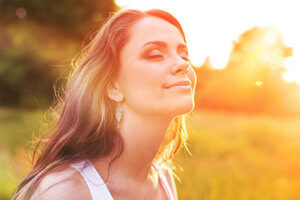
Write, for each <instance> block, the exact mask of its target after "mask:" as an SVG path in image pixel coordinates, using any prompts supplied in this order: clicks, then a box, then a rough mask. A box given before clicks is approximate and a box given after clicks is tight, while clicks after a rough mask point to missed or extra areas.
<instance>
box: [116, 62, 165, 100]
mask: <svg viewBox="0 0 300 200" xmlns="http://www.w3.org/2000/svg"><path fill="white" fill-rule="evenodd" d="M136 64H137V63H136ZM156 67H157V66H156ZM122 77H123V78H122V80H123V81H122V83H121V88H122V91H123V92H124V96H125V98H127V100H128V101H136V102H139V101H140V99H142V101H144V102H145V101H148V100H149V101H153V100H156V99H157V98H160V97H161V95H162V92H163V88H162V84H163V82H162V81H163V79H162V77H163V76H162V72H160V71H157V70H155V69H154V68H153V66H146V65H143V66H141V64H140V65H131V69H128V70H127V71H125V73H123V75H122Z"/></svg>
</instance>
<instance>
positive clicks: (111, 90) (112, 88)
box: [106, 81, 124, 102]
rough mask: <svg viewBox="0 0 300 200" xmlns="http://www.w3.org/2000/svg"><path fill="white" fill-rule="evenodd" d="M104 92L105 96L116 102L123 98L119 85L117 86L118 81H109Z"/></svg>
mask: <svg viewBox="0 0 300 200" xmlns="http://www.w3.org/2000/svg"><path fill="white" fill-rule="evenodd" d="M106 93H107V96H108V97H109V98H110V99H112V100H114V101H116V102H121V101H123V99H124V96H123V93H122V92H121V89H120V86H119V82H117V81H115V82H113V81H110V82H109V83H108V85H107V88H106Z"/></svg>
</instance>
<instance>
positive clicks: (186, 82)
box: [166, 80, 192, 89]
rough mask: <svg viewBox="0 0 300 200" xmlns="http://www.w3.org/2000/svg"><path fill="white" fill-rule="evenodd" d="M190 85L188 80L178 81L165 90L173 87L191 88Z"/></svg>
mask: <svg viewBox="0 0 300 200" xmlns="http://www.w3.org/2000/svg"><path fill="white" fill-rule="evenodd" d="M191 85H192V83H191V81H190V80H182V81H178V82H176V83H173V84H171V85H169V86H167V87H166V89H168V88H171V87H174V86H191Z"/></svg>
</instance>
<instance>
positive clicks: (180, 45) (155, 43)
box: [142, 41, 188, 49]
mask: <svg viewBox="0 0 300 200" xmlns="http://www.w3.org/2000/svg"><path fill="white" fill-rule="evenodd" d="M150 44H154V45H157V46H160V47H163V48H166V47H167V46H168V45H167V43H165V42H163V41H149V42H146V43H145V44H144V45H143V46H142V47H144V46H147V45H150ZM177 49H188V47H187V45H186V44H184V43H180V44H178V45H177Z"/></svg>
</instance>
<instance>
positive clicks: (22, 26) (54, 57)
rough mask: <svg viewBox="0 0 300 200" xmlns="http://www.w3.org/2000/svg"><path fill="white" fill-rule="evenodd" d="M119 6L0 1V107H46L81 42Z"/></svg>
mask: <svg viewBox="0 0 300 200" xmlns="http://www.w3.org/2000/svg"><path fill="white" fill-rule="evenodd" d="M117 10H118V8H117V7H116V5H115V4H114V1H113V0H101V1H92V0H85V1H84V0H60V1H57V0H52V1H39V0H0V105H2V106H12V107H19V106H21V107H23V108H36V107H47V106H48V105H49V103H50V102H51V101H52V99H53V96H54V90H53V86H54V83H55V82H56V81H58V79H59V77H60V76H64V75H67V73H68V69H69V67H70V62H71V59H72V57H73V56H74V55H75V54H76V53H77V52H79V51H80V48H81V45H82V41H85V40H87V39H90V38H88V36H90V35H91V34H93V32H94V31H96V30H97V29H98V28H99V27H100V26H101V25H102V23H103V21H104V19H105V18H106V17H108V16H109V14H110V12H114V11H117ZM87 42H88V41H87ZM83 45H84V44H83ZM64 82H65V80H63V81H62V82H57V83H56V84H63V83H64ZM55 86H56V87H58V88H59V87H60V85H55Z"/></svg>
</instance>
